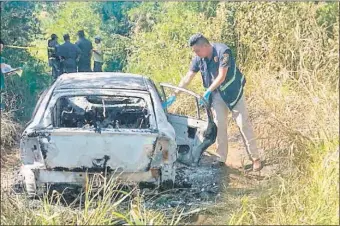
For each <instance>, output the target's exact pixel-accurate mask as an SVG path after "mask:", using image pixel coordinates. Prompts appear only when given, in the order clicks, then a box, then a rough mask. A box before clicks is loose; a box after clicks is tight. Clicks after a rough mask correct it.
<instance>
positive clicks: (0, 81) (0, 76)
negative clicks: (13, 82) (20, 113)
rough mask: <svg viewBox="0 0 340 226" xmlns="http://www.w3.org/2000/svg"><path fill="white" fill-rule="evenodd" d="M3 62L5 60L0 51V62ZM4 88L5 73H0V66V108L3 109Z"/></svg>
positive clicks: (0, 71)
mask: <svg viewBox="0 0 340 226" xmlns="http://www.w3.org/2000/svg"><path fill="white" fill-rule="evenodd" d="M4 63H5V60H4V58H3V57H2V56H1V53H0V64H4ZM4 89H5V75H4V74H3V73H2V70H1V68H0V93H1V96H0V109H4V107H5V106H4V105H3V103H2V102H3V99H4V98H3V92H4Z"/></svg>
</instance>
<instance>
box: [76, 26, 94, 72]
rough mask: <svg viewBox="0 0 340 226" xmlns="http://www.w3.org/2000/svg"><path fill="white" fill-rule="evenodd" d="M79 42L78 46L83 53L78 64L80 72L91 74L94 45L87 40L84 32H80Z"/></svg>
mask: <svg viewBox="0 0 340 226" xmlns="http://www.w3.org/2000/svg"><path fill="white" fill-rule="evenodd" d="M78 37H79V39H78V41H77V42H76V45H77V46H78V47H79V48H80V50H81V51H82V54H81V56H80V59H79V62H78V71H79V72H90V71H91V57H92V43H91V42H90V41H89V40H88V39H86V38H85V33H84V31H83V30H80V31H78Z"/></svg>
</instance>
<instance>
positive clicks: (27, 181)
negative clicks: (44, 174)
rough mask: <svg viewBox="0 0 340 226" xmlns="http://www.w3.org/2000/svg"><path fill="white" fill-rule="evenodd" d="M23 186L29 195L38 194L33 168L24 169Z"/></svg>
mask: <svg viewBox="0 0 340 226" xmlns="http://www.w3.org/2000/svg"><path fill="white" fill-rule="evenodd" d="M21 173H22V176H23V177H24V178H23V179H24V180H23V187H24V190H25V192H26V194H27V195H28V197H30V198H33V197H35V196H36V195H37V185H36V181H35V175H34V172H33V171H32V170H31V169H24V170H22V172H21Z"/></svg>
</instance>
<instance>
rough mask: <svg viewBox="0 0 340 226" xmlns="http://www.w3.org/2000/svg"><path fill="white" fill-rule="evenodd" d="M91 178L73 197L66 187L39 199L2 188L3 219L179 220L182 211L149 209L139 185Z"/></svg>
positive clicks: (78, 222)
mask: <svg viewBox="0 0 340 226" xmlns="http://www.w3.org/2000/svg"><path fill="white" fill-rule="evenodd" d="M93 184H94V181H92V180H91V181H88V183H87V186H85V190H84V191H83V192H81V193H80V195H79V196H78V197H77V198H76V199H74V200H73V201H70V199H69V200H67V199H66V197H67V196H65V194H64V192H66V190H64V191H63V192H61V193H59V192H57V191H56V190H49V192H47V193H46V194H44V196H43V197H42V198H41V199H39V200H29V199H27V198H26V197H25V196H22V195H13V194H9V193H8V192H4V191H2V192H1V223H2V224H4V225H27V224H29V225H32V224H34V225H70V224H72V225H116V224H119V225H121V224H128V225H134V224H137V225H164V224H170V225H173V224H177V223H178V222H179V221H180V220H181V213H180V212H176V211H175V212H173V213H172V214H171V215H168V216H167V215H165V214H164V213H160V212H157V211H152V210H147V209H146V208H145V206H144V200H143V197H142V195H141V194H140V193H139V190H138V189H137V187H133V188H131V189H129V190H126V189H123V187H122V186H121V184H120V183H119V182H118V181H117V180H116V178H114V177H111V178H110V179H109V180H108V181H106V182H104V184H103V186H101V187H100V188H96V189H95V188H94V187H93Z"/></svg>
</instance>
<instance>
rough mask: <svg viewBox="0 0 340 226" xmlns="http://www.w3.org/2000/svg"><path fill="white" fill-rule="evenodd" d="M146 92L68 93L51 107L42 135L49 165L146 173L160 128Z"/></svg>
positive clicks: (75, 168)
mask: <svg viewBox="0 0 340 226" xmlns="http://www.w3.org/2000/svg"><path fill="white" fill-rule="evenodd" d="M153 121H154V115H153V108H152V104H151V102H150V97H149V96H148V95H147V94H137V93H136V94H133V93H130V95H69V96H61V97H60V98H58V99H57V101H56V103H55V105H54V107H53V109H52V124H53V128H52V129H50V130H49V131H48V132H47V131H46V130H45V134H48V135H47V136H45V137H44V138H43V137H42V138H41V139H40V141H39V142H40V144H41V145H40V146H41V152H42V153H43V156H44V161H45V165H46V167H47V168H48V169H54V170H72V171H86V170H87V171H104V170H118V171H125V172H136V171H146V170H148V169H149V167H150V163H151V157H152V153H153V151H154V147H155V143H156V141H157V136H158V132H157V131H156V130H155V128H154V126H152V125H151V124H152V122H153Z"/></svg>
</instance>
